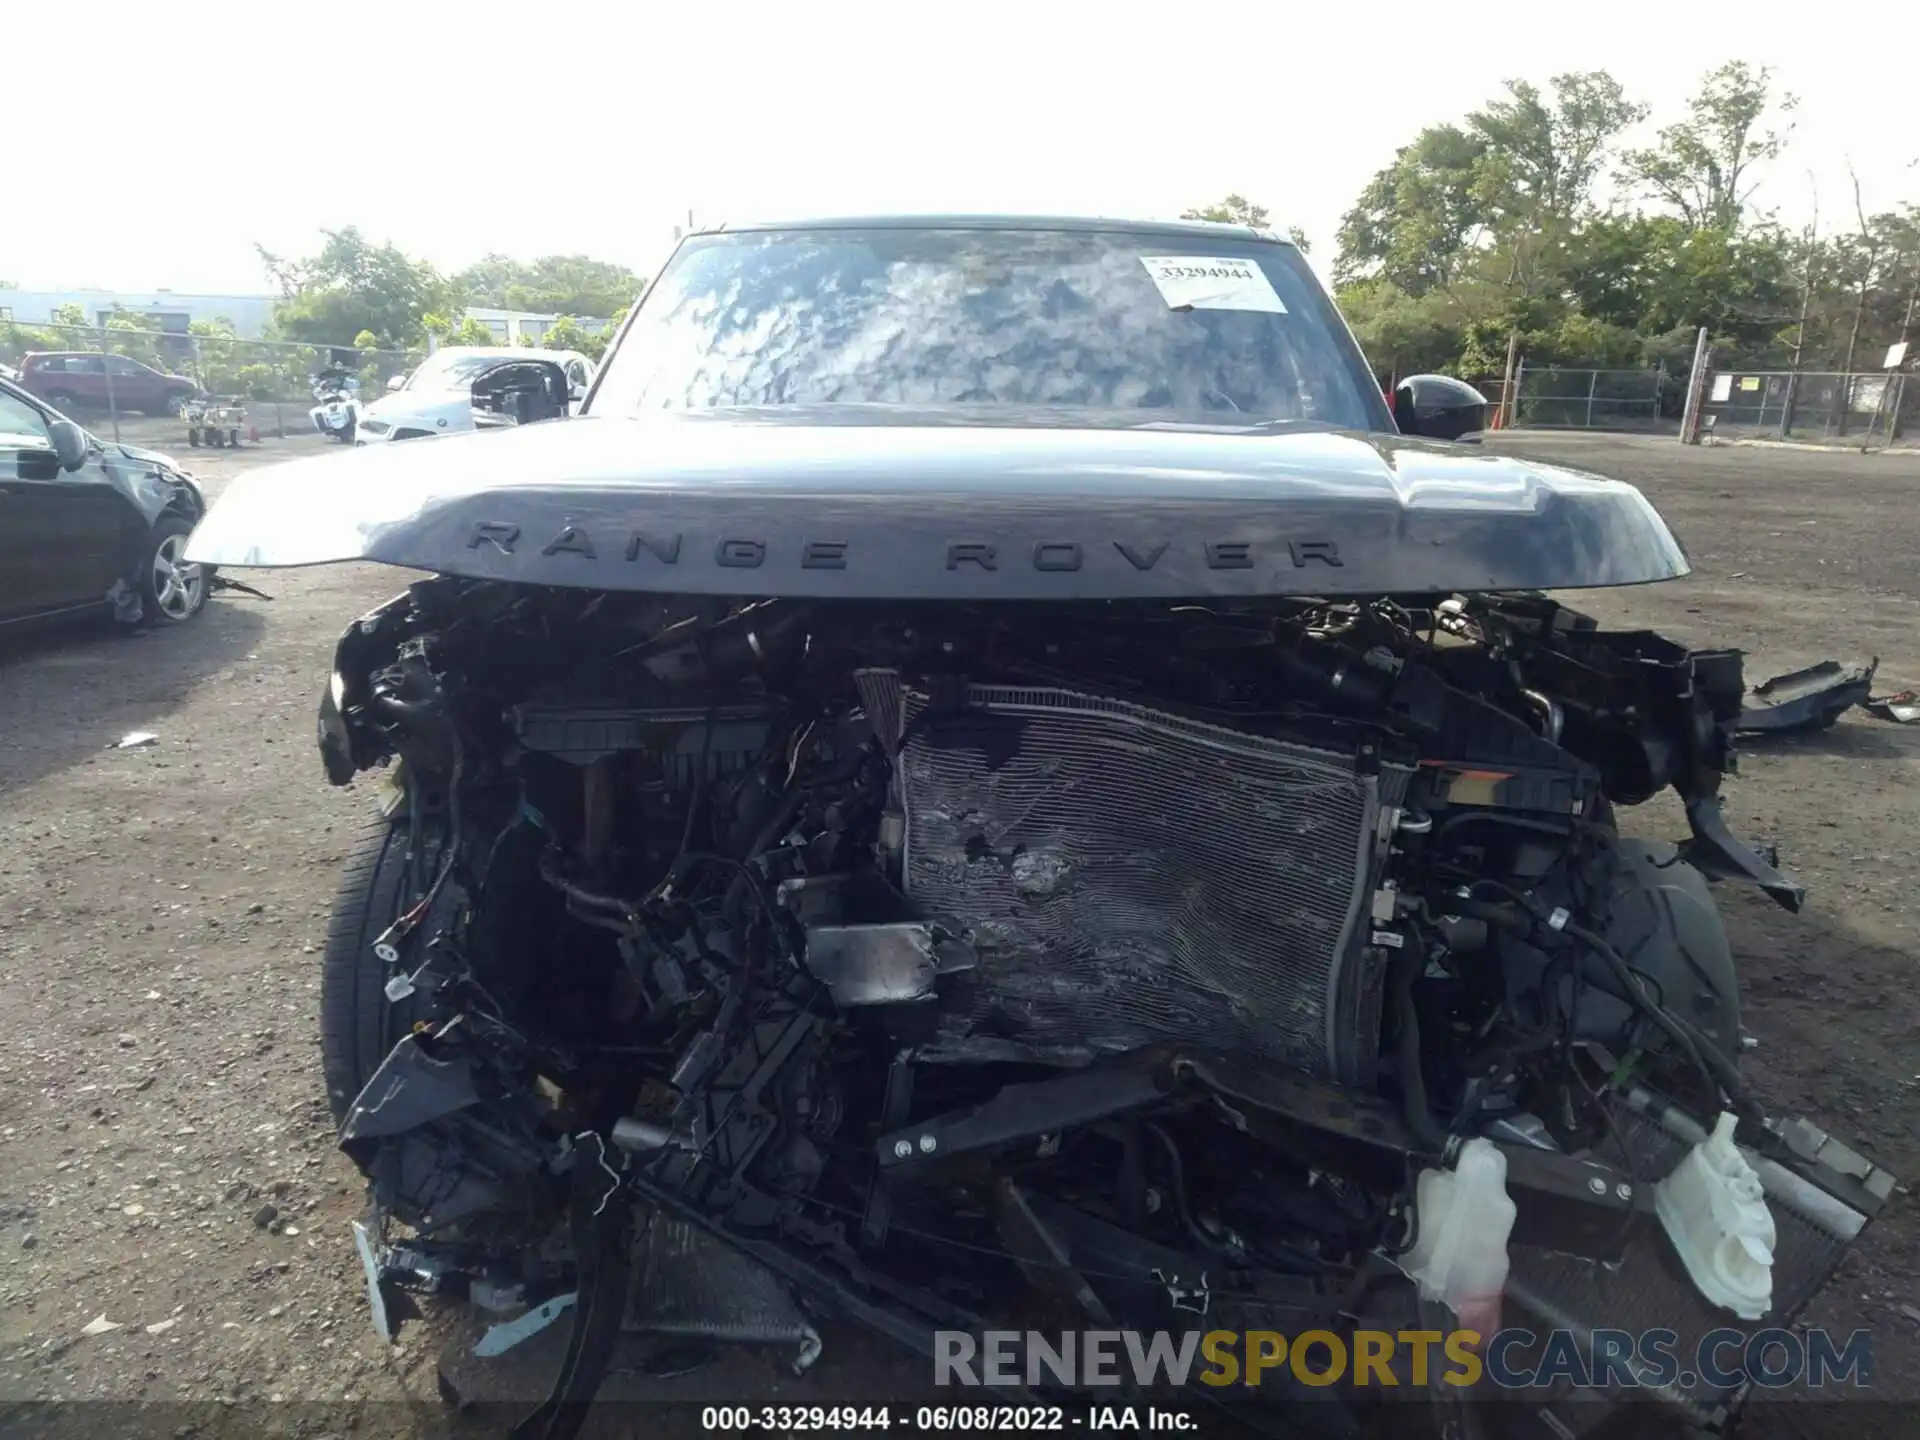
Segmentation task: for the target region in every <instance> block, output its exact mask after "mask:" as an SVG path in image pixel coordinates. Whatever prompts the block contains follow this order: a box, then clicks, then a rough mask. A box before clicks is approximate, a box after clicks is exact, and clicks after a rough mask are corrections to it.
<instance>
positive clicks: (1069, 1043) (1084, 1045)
mask: <svg viewBox="0 0 1920 1440" xmlns="http://www.w3.org/2000/svg"><path fill="white" fill-rule="evenodd" d="M954 698H960V697H954ZM930 703H931V702H930V701H929V699H928V697H927V696H925V695H922V694H918V693H914V692H907V694H906V695H905V699H904V704H903V706H902V709H901V715H902V726H903V735H902V743H901V745H900V750H899V760H898V777H899V782H900V788H901V790H902V793H903V800H904V804H905V809H906V814H907V835H906V846H905V852H904V861H903V869H904V884H905V888H906V890H907V893H908V894H909V895H910V896H911V897H912V899H913V900H914V901H915V903H916V904H917V905H918V906H919V907H920V908H921V910H922V913H923V914H924V915H926V916H927V917H928V918H930V919H933V920H935V921H938V922H941V923H944V924H947V925H949V926H951V927H952V928H953V929H954V930H955V931H956V933H958V934H959V935H961V936H963V937H964V938H965V939H967V940H968V941H970V942H971V943H972V945H973V946H974V948H975V949H976V951H977V952H978V965H977V967H976V969H975V970H974V971H973V972H972V973H971V975H970V976H969V977H967V978H968V979H970V980H971V982H972V984H971V987H970V988H971V992H972V998H971V1003H970V1004H969V1003H968V1002H967V1001H966V1000H964V999H961V1000H960V1001H959V1002H958V1013H957V1014H956V1013H955V1007H953V1006H950V1009H949V1014H950V1016H952V1017H953V1019H954V1023H953V1024H951V1025H950V1026H949V1029H948V1033H947V1034H946V1036H945V1037H944V1039H943V1042H941V1043H936V1044H934V1045H932V1046H930V1047H927V1048H926V1050H925V1051H923V1054H924V1056H925V1058H928V1059H940V1058H949V1059H960V1058H983V1057H986V1056H988V1055H990V1054H992V1053H994V1052H995V1050H996V1047H998V1048H999V1050H1000V1052H1001V1053H1005V1054H1007V1055H1009V1056H1011V1055H1017V1054H1020V1053H1026V1054H1030V1055H1036V1056H1042V1057H1045V1058H1053V1059H1060V1060H1071V1059H1074V1058H1077V1057H1080V1056H1091V1055H1094V1054H1099V1053H1102V1052H1114V1051H1124V1050H1131V1049H1137V1048H1139V1047H1141V1046H1143V1045H1149V1044H1156V1043H1173V1044H1179V1043H1187V1044H1193V1045H1201V1046H1204V1047H1205V1048H1206V1049H1207V1050H1209V1051H1212V1052H1216V1053H1219V1052H1228V1051H1238V1052H1242V1053H1248V1054H1253V1055H1262V1056H1266V1057H1269V1058H1271V1059H1273V1060H1275V1061H1277V1062H1280V1063H1283V1064H1286V1065H1289V1066H1293V1067H1295V1068H1298V1069H1302V1070H1306V1071H1309V1072H1313V1073H1320V1074H1325V1073H1330V1072H1331V1073H1335V1074H1338V1073H1339V1072H1340V1071H1341V1070H1342V1069H1344V1068H1346V1065H1345V1062H1343V1060H1342V1059H1341V1057H1342V1055H1343V1054H1346V1053H1349V1052H1351V1050H1352V1049H1353V1048H1354V1040H1355V1037H1354V1036H1353V1035H1352V1034H1348V1035H1346V1036H1345V1037H1342V1036H1341V1035H1340V1034H1339V1033H1338V1032H1339V1031H1340V1029H1341V1027H1342V1026H1343V1025H1345V1026H1348V1027H1349V1028H1350V1027H1351V1026H1352V1025H1353V1024H1354V1023H1356V1022H1354V1021H1352V1020H1343V1019H1342V1018H1341V1017H1342V1016H1343V1015H1346V1014H1352V1013H1358V1012H1359V1011H1361V1010H1364V1008H1365V1007H1357V1006H1353V1005H1345V1006H1343V1005H1342V1004H1341V1003H1340V1002H1341V987H1342V986H1343V984H1345V983H1346V982H1347V980H1348V977H1347V976H1346V974H1345V970H1346V968H1347V960H1348V957H1349V956H1354V957H1356V959H1355V963H1356V964H1357V963H1358V958H1357V957H1358V955H1359V953H1360V943H1356V942H1357V941H1359V942H1361V943H1363V937H1356V934H1355V928H1356V926H1357V925H1358V924H1359V923H1360V920H1361V911H1362V907H1363V904H1364V902H1365V900H1366V897H1367V894H1368V889H1369V876H1370V875H1371V873H1372V871H1373V855H1374V848H1375V844H1376V837H1377V835H1378V829H1379V818H1380V807H1381V795H1380V793H1379V780H1378V779H1377V778H1376V777H1370V776H1363V775H1359V774H1356V773H1355V771H1354V767H1353V765H1352V764H1351V763H1350V761H1349V760H1348V759H1347V758H1346V757H1344V756H1340V755H1336V754H1332V753H1328V752H1322V751H1318V750H1312V749H1308V748H1306V747H1303V746H1299V745H1293V744H1288V743H1284V742H1281V741H1276V740H1269V739H1266V738H1263V737H1260V736H1256V735H1249V734H1245V733H1241V732H1238V731H1234V730H1228V729H1224V728H1221V727H1219V726H1215V725H1210V724H1205V723H1201V722H1198V721H1194V720H1191V719H1187V718H1184V717H1181V716H1176V715H1171V714H1167V713H1164V712H1159V711H1154V710H1150V709H1147V708H1145V707H1143V706H1138V705H1133V704H1130V703H1127V702H1125V701H1120V700H1114V699H1108V698H1105V697H1100V696H1093V695H1084V694H1077V693H1074V692H1072V691H1068V690H1062V689H1050V688H1038V687H1035V688H1012V687H999V686H983V685H976V686H971V687H969V688H968V689H967V690H966V692H965V695H964V703H963V704H960V705H957V706H956V705H954V704H952V703H951V701H949V702H947V703H943V705H942V706H941V707H940V708H938V709H934V710H931V711H930V709H929V707H930ZM1397 783H1404V777H1400V778H1399V780H1398V782H1397ZM1396 798H1397V795H1396ZM943 1048H944V1049H945V1050H946V1051H947V1052H948V1053H947V1054H945V1055H944V1056H943V1055H942V1053H941V1052H942V1050H943Z"/></svg>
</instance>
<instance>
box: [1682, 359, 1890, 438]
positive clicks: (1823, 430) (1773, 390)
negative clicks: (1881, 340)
mask: <svg viewBox="0 0 1920 1440" xmlns="http://www.w3.org/2000/svg"><path fill="white" fill-rule="evenodd" d="M1908 380H1909V377H1908V376H1906V375H1904V374H1900V373H1898V372H1894V373H1888V372H1884V371H1882V372H1879V373H1873V374H1842V373H1839V372H1836V371H1800V372H1798V373H1795V372H1793V371H1790V370H1735V369H1724V370H1723V369H1715V370H1713V371H1711V372H1709V374H1708V376H1707V383H1706V389H1705V393H1704V394H1703V395H1702V396H1701V400H1700V416H1701V420H1700V432H1701V436H1702V438H1720V437H1724V436H1732V437H1736V438H1739V439H1769V440H1813V441H1829V442H1853V443H1857V444H1859V445H1861V446H1862V447H1871V446H1874V445H1888V444H1892V443H1894V442H1896V441H1899V440H1903V439H1904V440H1911V439H1912V438H1913V435H1912V432H1913V431H1914V429H1915V426H1916V422H1920V385H1912V384H1909V383H1908Z"/></svg>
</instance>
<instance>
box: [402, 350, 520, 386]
mask: <svg viewBox="0 0 1920 1440" xmlns="http://www.w3.org/2000/svg"><path fill="white" fill-rule="evenodd" d="M511 358H512V357H511V356H507V355H447V354H439V355H429V356H428V357H427V358H426V359H425V360H422V361H421V362H420V366H419V368H418V369H416V370H415V371H414V372H413V374H411V375H409V376H408V377H407V383H406V384H405V385H402V386H401V387H400V388H401V389H402V390H457V389H459V388H460V387H461V386H462V385H471V384H472V383H473V382H474V380H475V379H477V378H478V377H479V375H480V374H481V372H482V371H486V370H491V369H492V368H493V367H494V366H496V365H499V364H502V363H504V362H505V361H507V360H509V359H511Z"/></svg>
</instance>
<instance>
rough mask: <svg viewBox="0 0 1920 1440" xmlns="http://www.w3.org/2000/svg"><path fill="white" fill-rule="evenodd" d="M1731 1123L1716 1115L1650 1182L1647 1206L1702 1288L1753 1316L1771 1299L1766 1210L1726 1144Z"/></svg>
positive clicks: (1753, 1178) (1753, 1180) (1756, 1183)
mask: <svg viewBox="0 0 1920 1440" xmlns="http://www.w3.org/2000/svg"><path fill="white" fill-rule="evenodd" d="M1736 1123H1737V1122H1736V1121H1735V1119H1734V1117H1733V1115H1732V1114H1731V1113H1727V1112H1723V1113H1722V1114H1721V1116H1720V1119H1719V1120H1718V1121H1717V1122H1716V1123H1715V1124H1714V1127H1713V1134H1711V1135H1709V1136H1708V1137H1707V1138H1706V1139H1704V1140H1702V1141H1701V1142H1700V1143H1699V1144H1698V1145H1695V1146H1694V1147H1693V1149H1691V1150H1689V1151H1688V1152H1687V1153H1686V1155H1685V1156H1683V1157H1682V1158H1681V1161H1680V1163H1679V1164H1678V1165H1676V1166H1674V1167H1673V1173H1672V1174H1671V1175H1669V1176H1668V1177H1667V1178H1666V1179H1664V1180H1662V1181H1661V1182H1660V1183H1659V1184H1658V1185H1656V1186H1655V1187H1654V1195H1653V1207H1654V1213H1655V1214H1657V1215H1659V1217H1660V1223H1661V1225H1662V1226H1664V1227H1665V1228H1666V1232H1667V1238H1668V1239H1670V1240H1672V1241H1673V1248H1674V1249H1675V1251H1677V1252H1678V1253H1679V1256H1680V1263H1681V1264H1683V1265H1685V1266H1686V1267H1687V1274H1688V1275H1690V1276H1692V1277H1693V1283H1694V1287H1695V1288H1696V1289H1697V1290H1699V1292H1700V1293H1701V1295H1703V1296H1704V1297H1705V1298H1706V1299H1707V1301H1708V1302H1709V1303H1710V1304H1714V1305H1718V1306H1720V1307H1721V1308H1722V1309H1723V1310H1731V1311H1732V1312H1733V1313H1734V1314H1735V1315H1738V1316H1739V1317H1740V1318H1741V1319H1742V1320H1759V1319H1762V1318H1763V1317H1764V1316H1765V1315H1766V1313H1767V1311H1768V1310H1769V1309H1770V1308H1771V1307H1772V1305H1773V1245H1774V1229H1773V1212H1772V1211H1770V1210H1768V1209H1767V1201H1766V1196H1765V1195H1764V1194H1763V1193H1762V1192H1761V1189H1760V1177H1759V1176H1758V1175H1756V1174H1754V1173H1753V1166H1751V1165H1749V1164H1748V1163H1747V1157H1746V1156H1744V1155H1742V1154H1741V1153H1740V1148H1739V1147H1738V1146H1737V1145H1735V1144H1734V1143H1733V1129H1734V1125H1735V1124H1736Z"/></svg>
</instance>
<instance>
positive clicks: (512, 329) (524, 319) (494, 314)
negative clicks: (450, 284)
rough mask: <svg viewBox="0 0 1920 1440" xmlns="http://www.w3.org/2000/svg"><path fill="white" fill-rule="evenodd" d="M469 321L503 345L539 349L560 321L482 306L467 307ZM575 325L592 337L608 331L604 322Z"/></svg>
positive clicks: (554, 317) (534, 312)
mask: <svg viewBox="0 0 1920 1440" xmlns="http://www.w3.org/2000/svg"><path fill="white" fill-rule="evenodd" d="M466 318H467V319H469V320H477V321H479V322H480V323H481V324H482V325H484V326H486V327H487V329H489V330H491V331H492V332H493V338H494V339H495V340H497V341H499V342H500V343H501V344H502V345H518V344H520V343H521V342H522V341H525V342H526V343H527V344H529V345H538V344H539V343H540V341H541V338H542V337H543V336H545V335H546V333H547V329H548V327H549V326H551V325H553V324H554V323H555V322H556V321H558V320H559V319H560V317H559V316H558V315H543V314H541V313H540V312H539V311H537V310H490V309H488V308H486V307H485V306H483V305H471V306H468V307H467V315H466ZM573 323H574V324H576V325H578V326H579V327H580V328H581V329H582V330H584V331H586V332H587V334H589V335H598V334H599V333H600V332H601V331H602V330H604V329H606V328H607V322H606V321H605V320H583V319H580V318H578V317H575V318H574V322H573Z"/></svg>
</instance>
